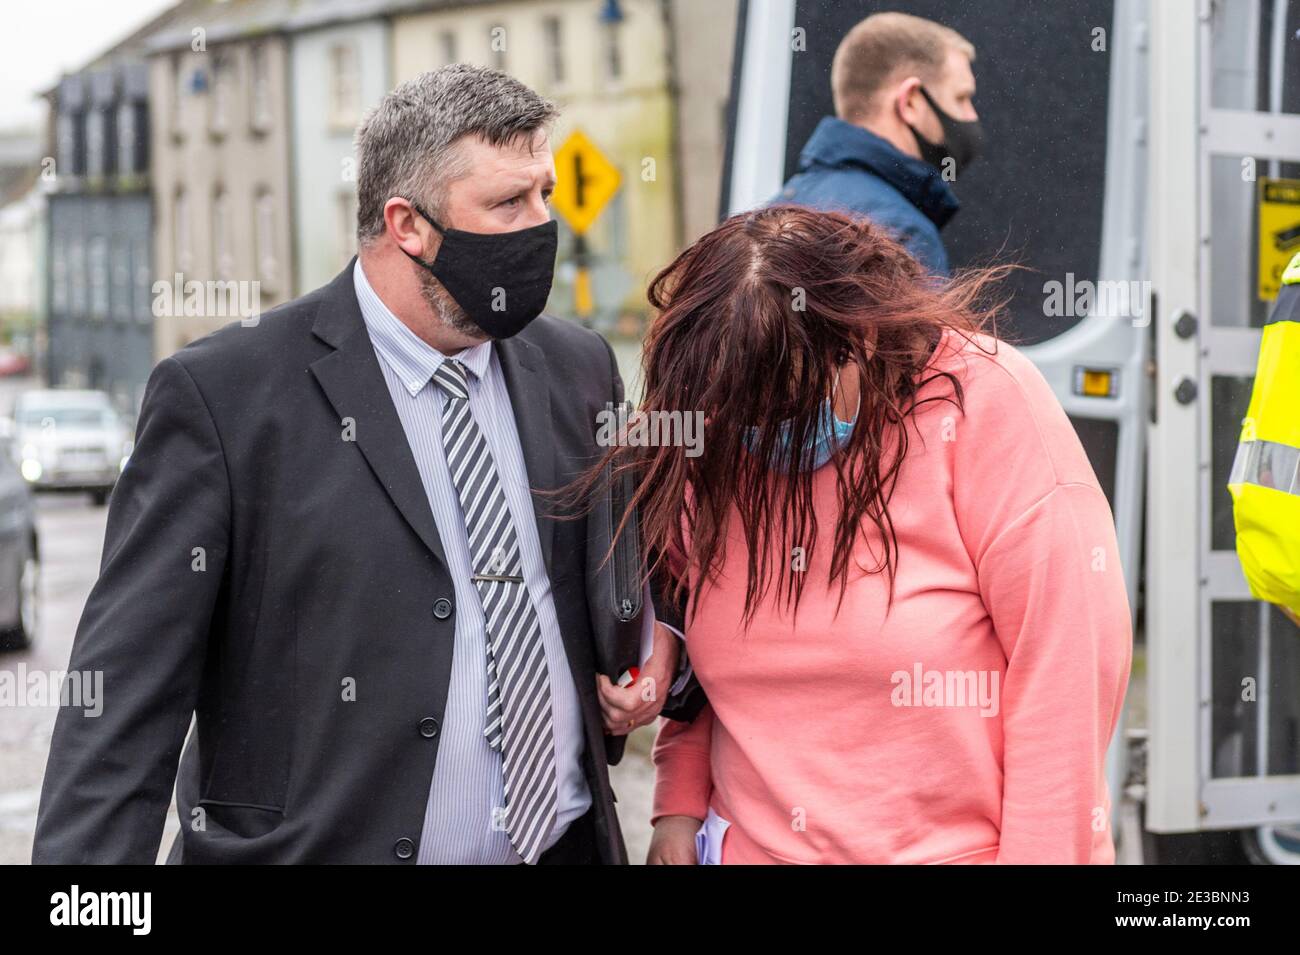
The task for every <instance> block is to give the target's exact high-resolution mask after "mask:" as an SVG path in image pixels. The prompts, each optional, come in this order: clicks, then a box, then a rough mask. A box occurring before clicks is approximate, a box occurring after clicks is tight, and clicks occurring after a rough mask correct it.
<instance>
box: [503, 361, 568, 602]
mask: <svg viewBox="0 0 1300 955" xmlns="http://www.w3.org/2000/svg"><path fill="white" fill-rule="evenodd" d="M493 347H494V348H495V349H496V353H497V358H498V360H499V361H500V363H501V370H502V372H503V373H504V374H505V379H506V391H507V392H508V393H509V395H510V404H511V407H513V408H514V413H515V425H516V428H517V429H518V431H519V445H520V447H521V449H522V450H523V454H524V465H525V467H526V468H527V470H528V484H529V487H531V488H533V489H534V490H547V491H549V490H553V489H554V486H555V434H554V431H553V430H552V423H551V389H550V383H549V381H548V380H547V376H546V374H545V366H544V356H543V355H542V353H541V349H539V348H538V347H537V346H536V345H534V344H532V343H531V342H529V341H526V340H525V339H523V338H521V337H515V338H507V339H503V340H501V341H498V342H496V343H495V345H493ZM533 513H534V515H535V516H536V518H537V539H538V541H539V543H540V544H541V547H542V559H543V560H544V561H545V562H546V572H547V574H551V549H552V546H553V543H554V538H555V521H554V519H553V518H552V517H550V513H551V502H550V501H549V500H548V499H546V498H544V497H539V496H538V495H536V494H534V495H533ZM553 577H554V575H552V578H553Z"/></svg>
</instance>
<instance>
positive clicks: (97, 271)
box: [89, 235, 108, 319]
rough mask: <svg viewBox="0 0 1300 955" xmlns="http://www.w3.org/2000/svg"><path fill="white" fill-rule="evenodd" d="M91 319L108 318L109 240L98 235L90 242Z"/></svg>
mask: <svg viewBox="0 0 1300 955" xmlns="http://www.w3.org/2000/svg"><path fill="white" fill-rule="evenodd" d="M89 256H90V317H91V318H96V319H104V318H107V317H108V240H107V239H105V238H104V237H103V236H102V235H97V236H95V237H94V238H93V239H91V240H90V242H89Z"/></svg>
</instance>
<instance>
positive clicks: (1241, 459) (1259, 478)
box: [1228, 441, 1300, 494]
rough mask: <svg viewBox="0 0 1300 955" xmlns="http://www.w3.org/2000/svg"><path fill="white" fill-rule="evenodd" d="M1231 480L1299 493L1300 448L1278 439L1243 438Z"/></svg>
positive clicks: (1234, 482)
mask: <svg viewBox="0 0 1300 955" xmlns="http://www.w3.org/2000/svg"><path fill="white" fill-rule="evenodd" d="M1228 483H1229V484H1256V485H1258V486H1260V487H1271V488H1273V489H1274V490H1277V491H1285V492H1286V493H1287V494H1300V448H1293V447H1291V446H1290V445H1287V444H1278V443H1277V442H1276V441H1243V442H1241V444H1239V445H1237V456H1236V457H1235V458H1234V459H1233V461H1232V474H1231V475H1230V476H1229V477H1228Z"/></svg>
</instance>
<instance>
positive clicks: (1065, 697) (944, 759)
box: [654, 333, 1132, 864]
mask: <svg viewBox="0 0 1300 955" xmlns="http://www.w3.org/2000/svg"><path fill="white" fill-rule="evenodd" d="M977 342H979V343H980V346H981V347H983V348H989V347H991V346H992V342H991V341H990V340H988V339H977ZM940 368H943V369H945V370H949V371H952V372H954V373H955V374H956V375H957V376H958V379H959V380H960V381H961V382H962V383H963V385H964V387H965V391H966V409H965V413H964V414H963V413H962V412H960V411H959V410H958V409H957V408H956V407H954V406H953V405H952V404H951V403H947V402H943V403H940V402H931V403H928V404H926V405H924V406H922V407H921V409H919V410H918V412H917V413H916V415H915V416H914V418H913V421H912V429H913V434H912V438H911V446H910V449H909V451H908V454H907V459H906V461H905V462H904V464H903V469H902V472H901V475H900V477H899V481H898V485H897V489H896V491H895V493H894V496H893V499H892V501H891V502H890V513H891V515H892V517H893V521H894V525H895V527H896V528H897V532H898V545H899V555H898V574H897V580H896V589H895V597H894V606H893V608H892V610H890V611H889V612H888V614H887V613H886V595H887V584H886V581H885V580H884V579H883V576H882V575H878V574H877V575H866V574H864V573H862V572H856V573H852V574H851V575H850V579H849V585H848V589H847V591H846V593H845V597H844V604H843V606H842V607H841V609H840V611H839V614H838V616H836V615H835V612H834V611H835V601H836V597H837V595H838V586H837V585H836V586H835V587H830V588H828V587H827V586H826V583H825V582H826V580H827V576H828V570H829V565H830V545H829V543H827V542H829V541H830V540H831V537H832V528H833V526H834V520H835V515H836V512H837V507H836V503H837V502H836V499H835V476H834V468H831V467H826V468H822V469H821V470H820V471H819V472H818V473H817V476H816V477H815V479H814V488H815V497H816V502H815V506H816V508H817V514H818V520H819V522H820V523H819V536H818V546H817V548H816V549H815V550H814V552H813V553H812V554H811V555H810V556H809V558H808V561H807V570H806V573H807V575H808V581H807V585H806V587H805V590H804V596H803V602H802V604H801V606H800V608H799V613H798V622H797V624H796V623H795V622H794V621H793V620H791V618H790V616H789V615H788V614H786V613H782V612H781V611H780V610H778V609H777V606H776V599H775V597H774V595H772V594H769V595H768V596H767V597H766V599H765V601H764V603H763V605H762V606H761V607H760V608H759V611H758V614H757V616H756V618H755V620H754V622H753V623H752V624H751V626H750V627H749V629H748V631H746V632H741V631H740V629H739V625H738V622H739V620H740V619H741V612H742V608H743V606H744V592H745V588H744V582H745V551H744V545H743V542H742V540H741V539H740V537H739V534H740V530H739V522H738V521H736V520H733V521H732V522H731V531H730V533H731V538H730V540H729V543H728V546H727V553H726V557H725V561H724V564H723V577H722V579H721V580H720V581H719V583H718V584H716V585H713V586H708V587H705V588H703V589H702V590H701V589H700V588H699V587H698V582H697V581H692V585H693V586H692V592H693V594H694V601H693V604H692V610H691V616H690V618H689V622H688V625H687V630H686V645H687V650H688V652H689V654H690V659H691V663H692V665H693V666H694V668H695V672H696V674H697V675H698V677H699V680H700V683H701V685H702V686H703V687H704V690H705V692H706V693H707V695H708V698H709V701H710V704H709V706H707V707H706V708H705V709H704V711H703V712H702V713H701V714H700V716H699V717H698V718H697V719H696V720H695V721H694V722H693V723H690V724H682V723H675V722H672V721H669V720H663V721H661V722H662V725H661V727H660V731H659V738H658V741H657V743H656V744H655V751H654V762H655V766H656V770H657V781H656V787H655V800H654V818H656V819H658V818H659V817H660V816H664V815H686V816H693V817H696V818H699V819H703V818H704V817H705V815H706V813H707V811H708V809H709V808H712V809H713V810H714V811H715V812H716V813H717V814H718V815H719V816H721V817H722V818H723V819H725V820H726V821H727V822H728V823H730V827H729V828H728V829H727V830H726V834H725V837H724V839H723V842H722V862H723V863H724V864H731V863H780V862H789V863H943V862H954V863H956V862H960V863H991V862H1002V863H1111V862H1113V861H1114V851H1113V848H1112V843H1111V827H1110V800H1109V797H1108V795H1107V788H1106V780H1105V775H1104V769H1103V762H1104V758H1105V753H1106V747H1107V744H1108V743H1109V741H1110V738H1111V735H1112V733H1113V732H1114V730H1115V727H1116V724H1117V722H1118V720H1119V717H1120V710H1121V707H1122V704H1123V699H1124V689H1125V686H1126V684H1127V682H1128V675H1129V664H1130V661H1131V652H1132V632H1131V625H1130V617H1129V605H1128V598H1127V595H1126V592H1125V588H1124V578H1123V573H1122V571H1121V568H1120V562H1119V554H1118V551H1117V546H1116V539H1115V528H1114V523H1113V518H1112V517H1111V512H1110V508H1109V506H1108V505H1107V502H1106V498H1105V495H1104V494H1103V493H1102V491H1101V489H1100V488H1099V487H1098V485H1097V480H1096V478H1095V476H1094V475H1093V472H1092V468H1091V466H1090V465H1089V463H1088V459H1087V457H1086V455H1085V454H1084V451H1083V448H1082V446H1081V445H1080V444H1079V440H1078V438H1077V437H1076V436H1075V432H1074V429H1073V428H1072V427H1071V426H1070V423H1069V421H1068V420H1067V419H1066V416H1065V413H1064V412H1063V411H1062V409H1061V406H1060V403H1059V402H1058V401H1057V400H1056V397H1055V396H1054V395H1053V394H1052V391H1051V389H1050V388H1049V387H1048V385H1047V383H1046V382H1045V381H1044V380H1043V377H1042V375H1041V374H1039V372H1038V370H1037V369H1036V368H1035V367H1034V366H1033V364H1031V363H1030V362H1029V360H1028V359H1026V358H1025V357H1024V356H1023V355H1021V354H1020V353H1019V352H1018V351H1016V350H1015V349H1014V348H1012V347H1011V346H1009V345H1006V344H1004V343H999V344H998V345H997V353H996V355H993V356H989V355H987V354H985V353H984V352H982V351H980V350H979V348H977V347H975V346H974V345H970V344H967V343H966V342H964V341H963V340H962V339H961V338H960V337H959V336H957V335H955V334H952V333H949V334H947V335H946V336H945V338H944V340H943V341H942V342H941V343H940V346H939V348H938V349H936V352H935V355H934V357H933V358H932V359H931V370H938V369H940ZM940 385H942V387H943V388H947V389H949V390H950V388H951V386H950V385H948V384H947V383H934V384H931V385H929V386H927V392H926V393H927V394H929V393H932V392H930V391H929V390H928V389H930V388H935V387H939V386H940ZM873 530H874V528H873ZM866 547H867V545H866V544H865V543H860V544H859V554H860V556H859V562H860V564H862V565H864V566H873V565H874V560H873V558H872V557H871V555H870V554H869V553H868V552H867V550H866Z"/></svg>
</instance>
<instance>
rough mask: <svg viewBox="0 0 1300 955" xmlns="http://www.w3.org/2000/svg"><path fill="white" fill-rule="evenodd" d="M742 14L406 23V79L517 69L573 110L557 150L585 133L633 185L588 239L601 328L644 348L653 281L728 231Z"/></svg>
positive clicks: (564, 239) (448, 18) (399, 52)
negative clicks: (734, 40)
mask: <svg viewBox="0 0 1300 955" xmlns="http://www.w3.org/2000/svg"><path fill="white" fill-rule="evenodd" d="M735 8H736V4H735V0H719V2H708V3H701V2H698V0H515V2H495V3H473V4H457V5H448V4H440V5H438V7H437V8H435V9H429V10H419V11H413V12H410V13H406V14H400V15H397V16H395V17H394V20H393V71H394V76H393V79H394V82H398V83H400V82H402V81H403V80H407V79H410V78H411V77H413V76H416V75H417V74H419V73H421V72H423V71H425V70H429V69H436V68H437V67H439V66H444V65H446V64H448V63H455V62H467V63H474V64H476V65H481V66H490V67H493V68H495V69H500V70H504V71H505V72H507V73H510V74H511V75H512V76H514V77H517V78H518V79H519V80H520V81H522V82H524V83H526V84H528V85H529V86H531V87H532V88H533V89H536V90H537V91H538V92H540V93H541V94H543V95H544V96H546V97H548V98H549V99H552V100H553V101H555V102H556V104H557V105H558V106H559V107H560V117H559V120H558V122H557V123H556V127H555V132H554V135H553V138H552V143H551V145H552V148H553V149H558V148H559V147H560V146H561V145H562V144H563V143H564V141H565V139H566V138H567V137H568V136H569V135H570V134H571V133H572V132H574V131H575V130H581V131H582V132H583V133H584V134H585V135H586V136H587V137H588V139H590V140H591V141H592V142H593V143H594V144H595V146H596V148H597V149H599V150H600V151H601V152H602V153H603V154H604V156H605V157H606V158H607V159H608V160H609V161H610V162H611V163H612V164H613V165H614V166H615V167H616V168H617V169H618V170H619V173H620V179H621V187H620V189H619V190H618V192H617V193H616V194H615V195H614V197H613V198H612V200H610V202H609V204H608V205H607V206H606V207H605V209H604V210H603V211H602V212H601V214H600V217H599V218H598V219H597V220H596V222H595V224H594V225H593V226H592V227H591V229H590V230H589V231H588V233H587V235H586V240H587V247H588V251H589V255H590V256H591V261H592V276H593V292H594V297H595V299H596V303H595V304H596V316H595V319H596V321H595V324H596V326H597V327H598V328H600V330H601V331H603V332H605V333H607V334H616V335H622V336H624V337H632V338H638V339H639V338H640V336H641V334H642V332H643V330H644V320H645V317H646V315H647V312H648V308H647V305H646V301H645V287H646V285H647V283H648V282H649V280H650V279H651V278H652V277H653V276H654V274H655V273H656V272H657V271H658V270H659V269H661V268H662V267H663V266H664V265H666V264H667V263H668V262H670V261H671V260H672V259H673V257H674V256H675V255H676V254H677V252H678V251H679V250H680V248H681V247H682V244H683V242H684V241H686V240H687V238H688V236H689V237H690V238H694V237H695V236H696V235H698V234H699V233H700V232H703V231H705V229H707V228H711V227H712V226H713V225H714V224H716V218H715V214H716V208H717V199H716V193H717V188H718V182H719V179H720V174H721V167H722V158H723V157H722V153H723V144H722V138H723V130H724V129H725V124H724V123H723V122H722V119H723V110H724V108H725V102H726V97H727V92H728V91H727V79H728V77H729V75H730V70H729V66H728V62H729V59H730V54H731V35H732V28H733V25H734V22H735ZM686 38H689V39H686ZM683 43H689V44H690V46H692V47H693V48H699V49H701V50H704V51H707V60H706V63H705V64H703V65H701V64H698V63H695V62H688V61H683V59H682V56H681V49H680V45H681V44H683ZM558 173H559V175H565V174H566V170H563V169H561V170H558ZM708 194H711V195H712V198H709V199H707V201H706V200H705V199H704V197H705V196H706V195H708ZM687 197H690V199H691V201H690V202H688V201H687ZM691 202H694V203H695V204H696V206H697V207H696V208H693V209H692V208H691ZM688 209H689V210H690V211H689V212H688V211H687V210H688ZM688 219H689V225H688ZM560 232H561V245H560V254H559V258H560V265H559V268H558V269H557V273H556V281H555V291H554V293H553V295H552V300H551V309H552V310H553V311H556V312H559V313H560V314H568V315H572V314H573V284H572V283H573V277H574V269H573V267H572V265H573V263H572V259H573V240H574V236H573V234H572V232H571V231H570V230H569V229H568V227H567V225H566V224H565V223H564V222H563V220H561V222H560Z"/></svg>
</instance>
